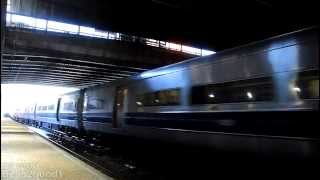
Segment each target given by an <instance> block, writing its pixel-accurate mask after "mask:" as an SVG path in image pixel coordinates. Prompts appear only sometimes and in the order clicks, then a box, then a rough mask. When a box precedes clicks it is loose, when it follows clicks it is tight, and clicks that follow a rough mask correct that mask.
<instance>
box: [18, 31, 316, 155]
mask: <svg viewBox="0 0 320 180" xmlns="http://www.w3.org/2000/svg"><path fill="white" fill-rule="evenodd" d="M49 106H50V108H49ZM28 111H29V112H26V113H22V114H19V115H17V118H18V119H27V120H32V121H34V122H36V123H40V124H41V125H43V124H48V126H51V127H52V126H54V127H61V126H67V127H73V128H75V129H82V130H84V131H86V132H96V133H112V134H122V135H129V136H136V137H142V138H151V139H159V140H166V141H173V142H179V143H186V144H195V145H203V146H210V147H213V148H215V149H218V150H227V151H229V150H231V151H250V152H283V153H284V154H294V155H296V154H299V155H302V156H313V155H314V154H315V153H317V151H318V150H319V149H318V145H319V138H320V135H319V134H320V131H319V127H320V126H319V121H318V119H317V118H316V117H315V116H318V112H319V29H318V28H311V29H306V30H301V31H297V32H293V33H289V34H285V35H282V36H278V37H274V38H270V39H267V40H264V41H259V42H256V43H252V44H248V45H245V46H241V47H237V48H234V49H230V50H226V51H223V52H219V53H216V54H214V55H210V56H205V57H198V58H194V59H190V60H186V61H184V62H181V63H177V64H173V65H169V66H165V67H161V68H158V69H154V70H150V71H146V72H143V73H141V74H139V75H137V76H134V77H132V78H129V79H125V80H121V81H117V82H114V83H110V84H106V85H103V86H97V87H90V88H86V89H82V90H80V91H76V92H73V93H69V94H65V95H63V96H62V97H61V98H60V99H56V100H53V101H52V102H49V103H47V104H37V105H33V106H31V107H30V108H29V110H28Z"/></svg>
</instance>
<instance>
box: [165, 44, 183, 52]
mask: <svg viewBox="0 0 320 180" xmlns="http://www.w3.org/2000/svg"><path fill="white" fill-rule="evenodd" d="M166 47H167V48H168V49H172V50H175V51H181V44H175V43H169V42H167V43H166Z"/></svg>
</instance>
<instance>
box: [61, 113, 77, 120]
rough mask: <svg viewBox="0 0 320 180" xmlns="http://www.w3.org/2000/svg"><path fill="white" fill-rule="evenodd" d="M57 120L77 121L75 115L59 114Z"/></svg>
mask: <svg viewBox="0 0 320 180" xmlns="http://www.w3.org/2000/svg"><path fill="white" fill-rule="evenodd" d="M59 119H67V120H72V121H76V120H78V118H77V113H59Z"/></svg>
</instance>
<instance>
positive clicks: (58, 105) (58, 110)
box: [56, 98, 61, 121]
mask: <svg viewBox="0 0 320 180" xmlns="http://www.w3.org/2000/svg"><path fill="white" fill-rule="evenodd" d="M60 105H61V98H59V99H58V104H57V111H56V119H57V121H60V119H59V113H60Z"/></svg>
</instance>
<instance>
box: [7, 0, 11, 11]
mask: <svg viewBox="0 0 320 180" xmlns="http://www.w3.org/2000/svg"><path fill="white" fill-rule="evenodd" d="M10 11H11V0H7V12H10Z"/></svg>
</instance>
